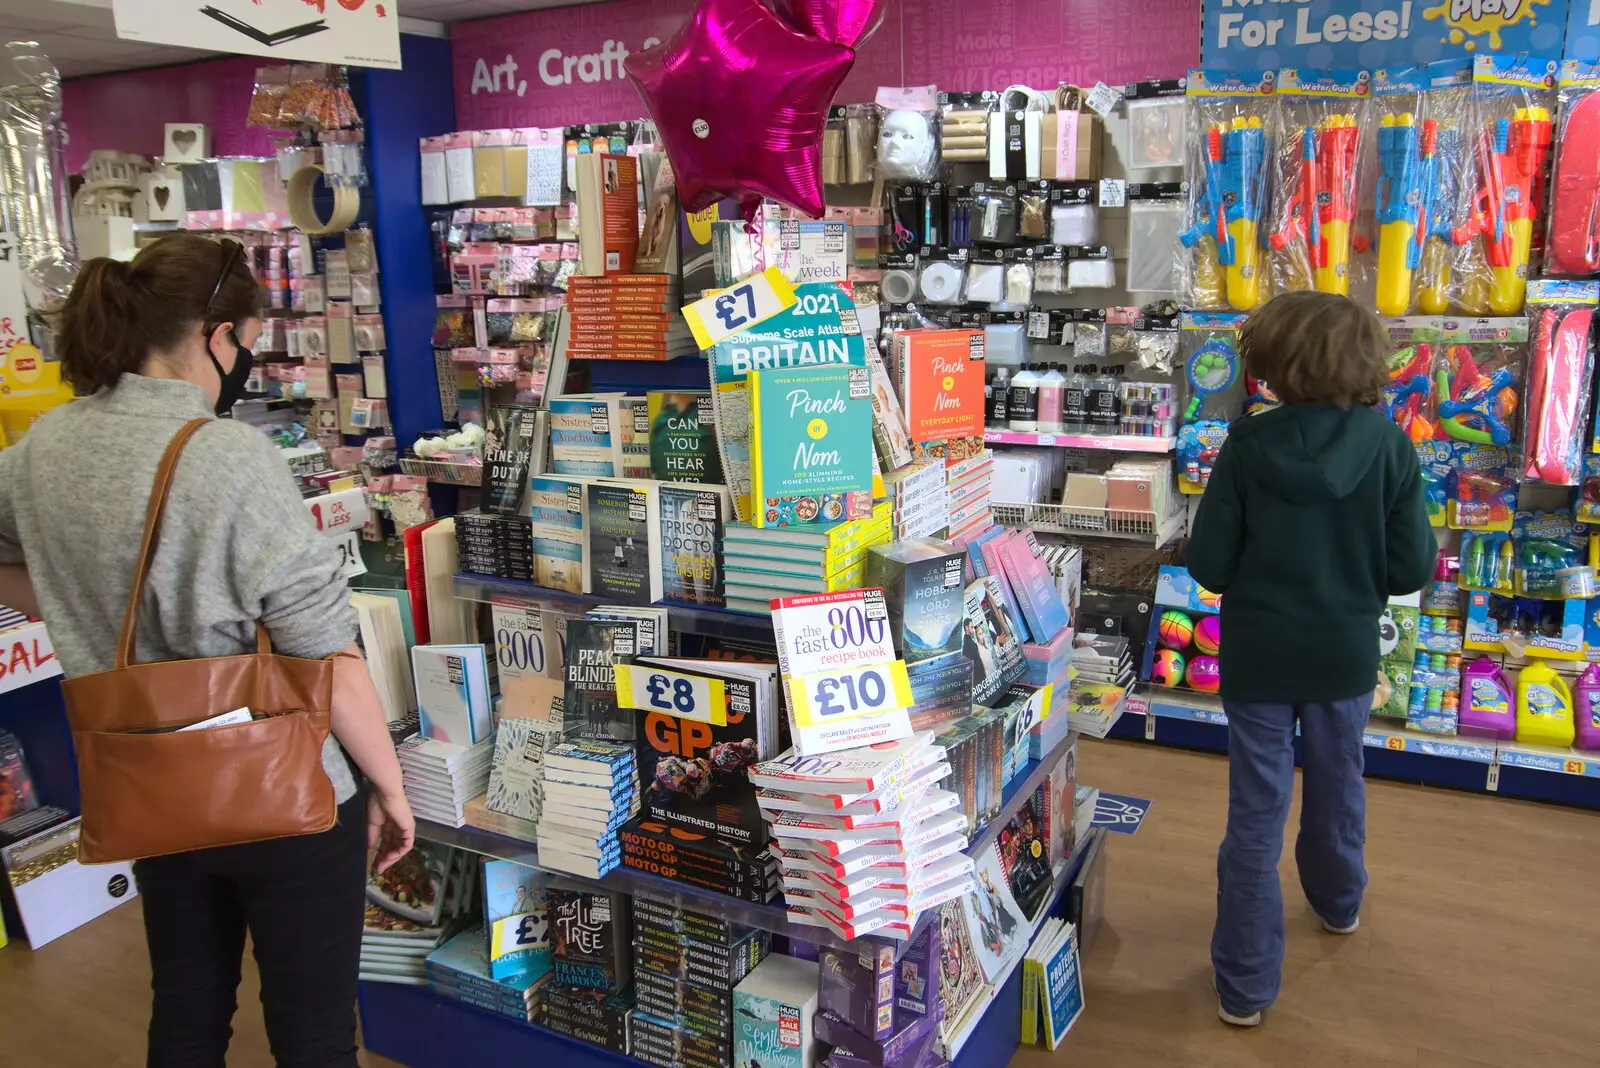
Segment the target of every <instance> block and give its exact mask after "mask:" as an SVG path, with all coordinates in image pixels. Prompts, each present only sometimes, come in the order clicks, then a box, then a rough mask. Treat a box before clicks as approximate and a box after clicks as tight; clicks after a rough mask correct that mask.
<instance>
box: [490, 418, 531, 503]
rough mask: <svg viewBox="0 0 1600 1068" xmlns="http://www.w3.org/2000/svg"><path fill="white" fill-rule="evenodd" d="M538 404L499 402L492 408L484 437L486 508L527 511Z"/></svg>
mask: <svg viewBox="0 0 1600 1068" xmlns="http://www.w3.org/2000/svg"><path fill="white" fill-rule="evenodd" d="M538 412H539V410H538V409H537V408H534V407H532V406H531V405H524V404H499V405H495V406H494V407H491V408H490V409H489V423H488V425H487V426H486V427H485V428H484V439H483V510H484V511H486V512H493V513H495V514H497V515H520V514H522V513H524V512H526V511H527V507H526V505H525V503H524V502H525V500H526V498H527V495H528V476H529V470H530V467H531V465H532V463H533V443H534V440H535V438H536V436H537V433H538V429H539V425H538V424H539V419H538Z"/></svg>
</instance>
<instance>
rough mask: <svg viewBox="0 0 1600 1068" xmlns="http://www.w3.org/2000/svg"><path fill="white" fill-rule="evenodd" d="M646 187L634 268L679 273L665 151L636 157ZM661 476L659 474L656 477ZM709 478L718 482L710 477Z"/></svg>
mask: <svg viewBox="0 0 1600 1068" xmlns="http://www.w3.org/2000/svg"><path fill="white" fill-rule="evenodd" d="M639 165H640V167H641V168H642V174H643V178H644V189H645V206H644V227H643V229H642V230H641V232H640V234H639V251H638V253H637V254H636V255H635V256H634V260H633V269H634V270H635V271H637V272H638V273H640V274H664V275H668V276H670V277H676V276H677V275H678V183H677V180H676V178H675V177H674V176H673V173H672V163H671V161H670V160H668V159H667V154H666V153H665V152H646V153H644V154H643V155H641V156H639ZM657 477H660V476H657ZM709 481H713V482H715V481H718V480H717V479H710V480H709Z"/></svg>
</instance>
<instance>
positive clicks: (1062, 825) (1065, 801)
mask: <svg viewBox="0 0 1600 1068" xmlns="http://www.w3.org/2000/svg"><path fill="white" fill-rule="evenodd" d="M1077 792H1078V746H1077V743H1073V744H1072V745H1070V746H1068V747H1067V751H1066V752H1065V753H1063V754H1061V756H1060V758H1059V759H1058V760H1057V761H1056V764H1055V766H1054V767H1053V768H1051V769H1050V772H1049V774H1048V775H1047V776H1046V777H1045V781H1044V782H1042V783H1040V784H1039V802H1038V803H1039V819H1040V822H1041V823H1042V824H1043V825H1044V842H1045V849H1046V850H1047V851H1048V852H1049V854H1050V866H1051V867H1052V868H1053V869H1055V870H1057V871H1059V870H1060V869H1061V868H1062V867H1064V866H1065V865H1067V864H1068V863H1070V862H1071V860H1072V854H1073V852H1074V850H1076V848H1077V835H1076V833H1075V830H1076V828H1075V826H1074V823H1073V806H1074V802H1075V799H1076V798H1077Z"/></svg>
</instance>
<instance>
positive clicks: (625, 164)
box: [575, 152, 639, 275]
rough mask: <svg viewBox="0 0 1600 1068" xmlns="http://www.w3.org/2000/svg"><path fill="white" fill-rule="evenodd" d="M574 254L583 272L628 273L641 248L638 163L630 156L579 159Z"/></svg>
mask: <svg viewBox="0 0 1600 1068" xmlns="http://www.w3.org/2000/svg"><path fill="white" fill-rule="evenodd" d="M575 184H576V192H577V202H578V256H579V260H580V267H581V269H582V271H583V273H584V274H590V275H593V274H631V273H632V272H633V269H634V261H635V257H636V256H637V254H638V251H639V193H638V187H639V164H638V161H637V160H635V159H634V158H633V157H632V156H613V155H610V154H609V153H604V152H600V153H591V154H588V155H580V156H579V157H578V178H577V182H576V183H575Z"/></svg>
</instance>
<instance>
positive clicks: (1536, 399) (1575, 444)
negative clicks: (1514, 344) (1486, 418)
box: [1522, 279, 1600, 486]
mask: <svg viewBox="0 0 1600 1068" xmlns="http://www.w3.org/2000/svg"><path fill="white" fill-rule="evenodd" d="M1596 304H1600V284H1597V283H1595V282H1567V281H1560V280H1554V279H1541V280H1539V281H1535V282H1530V283H1528V322H1529V336H1530V337H1531V339H1532V340H1531V343H1530V345H1529V352H1528V389H1527V405H1526V408H1527V414H1526V415H1525V417H1524V419H1523V446H1522V455H1523V471H1522V475H1523V478H1524V479H1527V480H1529V481H1536V482H1547V483H1549V484H1551V485H1555V486H1576V485H1577V484H1578V481H1579V479H1580V478H1581V476H1582V470H1581V467H1582V455H1583V450H1582V445H1583V442H1582V438H1583V432H1584V423H1585V420H1586V419H1587V418H1588V414H1589V388H1590V379H1591V378H1592V376H1593V373H1594V346H1593V343H1592V341H1591V337H1590V326H1591V325H1592V323H1593V320H1594V311H1595V306H1596Z"/></svg>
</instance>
